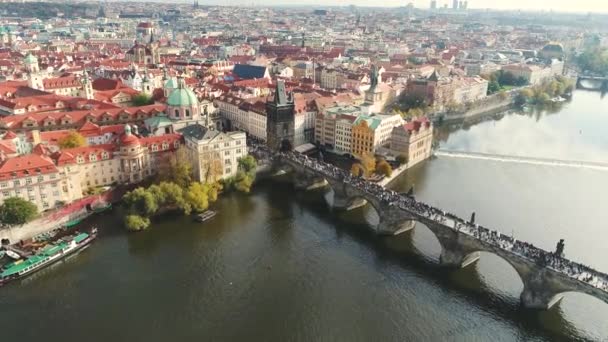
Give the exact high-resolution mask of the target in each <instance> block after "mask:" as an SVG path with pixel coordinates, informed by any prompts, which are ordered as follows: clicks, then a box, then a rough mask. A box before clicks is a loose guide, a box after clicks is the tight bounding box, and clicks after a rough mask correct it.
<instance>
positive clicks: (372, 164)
mask: <svg viewBox="0 0 608 342" xmlns="http://www.w3.org/2000/svg"><path fill="white" fill-rule="evenodd" d="M359 161H360V162H361V166H363V171H364V172H365V177H369V176H371V175H372V173H374V171H376V158H374V155H373V154H371V153H363V155H362V156H361V158H359Z"/></svg>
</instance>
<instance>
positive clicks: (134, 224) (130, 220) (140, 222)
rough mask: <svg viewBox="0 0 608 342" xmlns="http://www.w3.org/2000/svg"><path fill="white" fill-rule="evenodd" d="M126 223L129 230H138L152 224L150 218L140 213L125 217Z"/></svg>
mask: <svg viewBox="0 0 608 342" xmlns="http://www.w3.org/2000/svg"><path fill="white" fill-rule="evenodd" d="M124 225H125V227H126V228H127V230H129V231H132V232H138V231H141V230H145V229H147V228H148V227H149V226H150V219H149V218H147V217H142V216H139V215H127V216H125V218H124Z"/></svg>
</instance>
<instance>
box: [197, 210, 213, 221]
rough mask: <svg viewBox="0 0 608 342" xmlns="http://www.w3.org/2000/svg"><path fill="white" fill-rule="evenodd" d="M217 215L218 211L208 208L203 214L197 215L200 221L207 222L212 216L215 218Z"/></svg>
mask: <svg viewBox="0 0 608 342" xmlns="http://www.w3.org/2000/svg"><path fill="white" fill-rule="evenodd" d="M215 215H217V212H215V211H213V210H207V211H205V212H204V213H202V214H198V215H196V220H197V221H198V222H205V221H207V220H210V219H211V218H213V217H214V216H215Z"/></svg>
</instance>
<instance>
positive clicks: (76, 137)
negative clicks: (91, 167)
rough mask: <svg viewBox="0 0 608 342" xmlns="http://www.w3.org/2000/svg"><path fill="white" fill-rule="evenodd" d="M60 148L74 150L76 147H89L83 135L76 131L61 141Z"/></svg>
mask: <svg viewBox="0 0 608 342" xmlns="http://www.w3.org/2000/svg"><path fill="white" fill-rule="evenodd" d="M58 144H59V147H60V148H62V149H64V148H74V147H83V146H87V139H86V138H85V137H84V136H82V134H80V133H78V132H76V131H70V132H69V133H68V135H66V136H65V137H63V138H61V139H59V142H58Z"/></svg>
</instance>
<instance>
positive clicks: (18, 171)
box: [0, 154, 58, 180]
mask: <svg viewBox="0 0 608 342" xmlns="http://www.w3.org/2000/svg"><path fill="white" fill-rule="evenodd" d="M55 172H58V170H57V167H56V166H55V164H53V161H52V160H51V159H50V158H48V157H45V156H39V155H37V154H28V155H25V156H18V157H14V158H10V159H7V160H6V161H5V162H4V163H3V164H2V165H1V166H0V180H9V179H11V178H19V177H27V176H35V175H39V174H48V173H55Z"/></svg>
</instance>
